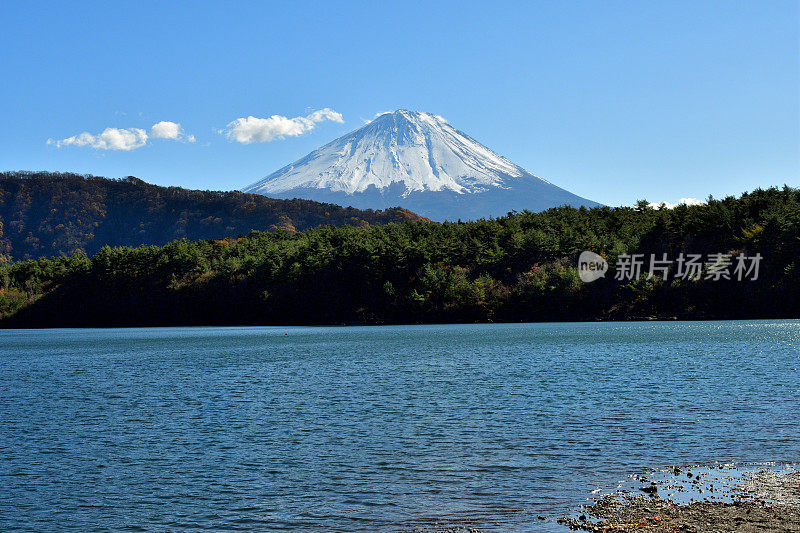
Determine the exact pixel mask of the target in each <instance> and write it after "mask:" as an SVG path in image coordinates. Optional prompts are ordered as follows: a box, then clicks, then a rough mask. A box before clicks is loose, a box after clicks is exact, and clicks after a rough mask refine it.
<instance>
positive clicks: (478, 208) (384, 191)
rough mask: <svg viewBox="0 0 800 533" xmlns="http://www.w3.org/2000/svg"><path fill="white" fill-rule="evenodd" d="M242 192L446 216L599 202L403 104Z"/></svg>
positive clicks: (479, 215) (467, 216)
mask: <svg viewBox="0 0 800 533" xmlns="http://www.w3.org/2000/svg"><path fill="white" fill-rule="evenodd" d="M244 192H252V193H259V194H264V195H267V196H272V197H275V198H304V199H308V200H316V201H320V202H329V203H334V204H340V205H351V206H353V207H357V208H360V209H366V208H372V209H385V208H387V207H395V206H398V205H399V206H402V207H405V208H407V209H410V210H412V211H414V212H416V213H418V214H421V215H423V216H426V217H428V218H430V219H433V220H450V221H455V220H458V219H462V220H471V219H478V218H488V217H498V216H503V215H505V214H507V213H508V212H509V211H512V210H516V211H522V210H525V209H527V210H530V211H541V210H544V209H548V208H551V207H557V206H562V205H569V206H574V207H578V206H586V207H595V206H599V205H600V204H598V203H597V202H593V201H591V200H587V199H585V198H581V197H580V196H577V195H575V194H572V193H571V192H569V191H566V190H564V189H561V188H560V187H557V186H555V185H553V184H552V183H550V182H548V181H545V180H543V179H541V178H539V177H537V176H534V175H533V174H531V173H530V172H528V171H526V170H525V169H523V168H522V167H520V166H518V165H515V164H514V163H512V162H511V161H509V160H508V159H506V158H505V157H503V156H501V155H499V154H497V153H495V152H493V151H492V150H490V149H488V148H486V147H485V146H483V145H482V144H480V143H479V142H477V141H475V140H474V139H473V138H471V137H469V136H468V135H466V134H464V133H462V132H460V131H459V130H457V129H455V128H454V127H452V126H451V125H450V124H448V123H447V121H446V120H445V119H444V118H442V117H440V116H437V115H432V114H430V113H422V112H418V111H406V110H404V109H401V110H398V111H395V112H394V113H385V114H382V115H379V116H378V117H376V118H375V120H373V121H372V122H370V123H368V124H366V125H365V126H363V127H361V128H359V129H357V130H355V131H353V132H350V133H348V134H347V135H344V136H343V137H339V138H338V139H336V140H334V141H332V142H330V143H328V144H326V145H325V146H323V147H321V148H319V149H317V150H314V151H313V152H311V153H310V154H308V155H307V156H305V157H304V158H302V159H300V160H299V161H296V162H294V163H292V164H291V165H288V166H285V167H283V168H282V169H280V170H278V171H277V172H275V173H273V174H270V175H269V176H267V177H266V178H264V179H262V180H260V181H257V182H256V183H253V184H252V185H250V186H248V187H246V188H245V189H244Z"/></svg>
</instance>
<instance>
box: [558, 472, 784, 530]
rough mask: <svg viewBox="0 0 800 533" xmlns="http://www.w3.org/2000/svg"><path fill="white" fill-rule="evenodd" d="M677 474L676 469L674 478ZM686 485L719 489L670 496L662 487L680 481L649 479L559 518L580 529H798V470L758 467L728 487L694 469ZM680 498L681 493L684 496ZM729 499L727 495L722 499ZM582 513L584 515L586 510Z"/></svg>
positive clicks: (675, 487) (668, 487)
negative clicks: (703, 477)
mask: <svg viewBox="0 0 800 533" xmlns="http://www.w3.org/2000/svg"><path fill="white" fill-rule="evenodd" d="M680 474H682V473H681V472H680V471H679V470H678V469H676V473H675V478H673V479H676V478H677V476H678V475H680ZM686 476H688V477H686V478H685V479H690V480H691V479H694V480H695V481H694V482H691V485H692V486H694V487H695V489H696V493H697V494H714V493H715V492H717V493H721V494H720V496H722V497H721V498H716V497H715V496H707V497H703V498H702V499H701V500H699V501H693V500H694V498H693V497H692V498H690V499H689V500H690V501H688V502H685V503H680V502H676V501H674V500H673V499H670V498H669V497H667V498H665V499H662V498H661V497H660V495H661V494H662V493H669V491H673V492H672V493H671V494H675V491H677V490H681V485H678V484H669V483H664V482H660V483H657V482H650V483H649V484H647V485H644V486H642V487H640V488H639V490H640V491H641V493H640V494H631V493H627V494H625V493H623V494H610V495H606V496H603V497H602V498H600V499H599V500H597V501H596V502H595V503H593V504H592V505H590V506H589V507H588V508H586V514H582V515H580V516H578V517H577V518H576V517H565V518H562V519H560V520H559V523H561V524H563V525H565V526H567V527H569V528H570V529H572V530H580V531H595V532H607V531H625V532H652V533H661V532H676V531H677V532H683V531H685V532H697V533H707V532H714V533H716V532H720V533H722V532H730V531H737V532H743V533H749V532H760V533H762V532H779V531H780V532H800V471H783V472H776V471H773V470H768V469H764V470H758V471H754V472H751V473H749V474H747V475H746V476H745V477H744V478H743V479H742V482H741V483H739V484H737V485H736V486H735V487H733V488H730V489H728V488H722V487H720V486H719V484H718V485H717V487H718V488H717V489H715V487H714V483H708V484H707V485H706V486H705V488H702V487H700V486H699V485H700V482H698V481H696V480H697V477H698V476H697V475H693V474H692V473H691V472H687V473H686ZM684 499H685V498H684ZM723 500H729V501H723ZM587 515H588V516H587Z"/></svg>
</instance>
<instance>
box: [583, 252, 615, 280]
mask: <svg viewBox="0 0 800 533" xmlns="http://www.w3.org/2000/svg"><path fill="white" fill-rule="evenodd" d="M606 272H608V262H607V261H606V260H605V259H603V257H602V256H599V255H597V254H596V253H594V252H589V251H586V252H581V255H580V257H578V275H579V276H580V278H581V281H583V282H585V283H591V282H592V281H594V280H596V279H600V278H602V277H603V276H605V275H606Z"/></svg>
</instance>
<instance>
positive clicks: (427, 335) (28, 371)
mask: <svg viewBox="0 0 800 533" xmlns="http://www.w3.org/2000/svg"><path fill="white" fill-rule="evenodd" d="M799 412H800V321H796V320H795V321H741V322H668V323H667V322H647V323H591V324H585V323H581V324H512V325H506V324H488V325H436V326H391V327H330V328H328V327H319V328H311V327H308V328H254V327H248V328H164V329H105V330H99V329H98V330H42V331H32V330H24V331H1V332H0V530H2V531H17V530H20V531H21V530H39V531H54V530H75V531H95V530H164V531H166V530H169V531H175V530H182V529H192V530H194V529H199V528H208V529H212V530H237V529H241V530H247V529H256V530H302V531H413V530H415V529H417V528H423V529H424V528H427V527H432V526H433V525H434V524H436V523H446V524H467V525H472V526H476V527H482V528H485V529H486V530H488V531H548V530H553V531H555V530H560V529H559V528H560V526H557V525H556V524H555V522H554V521H553V520H552V518H553V517H556V516H559V515H560V514H563V513H566V512H568V511H569V509H574V508H575V507H576V505H580V504H581V503H583V502H584V501H585V500H586V498H587V497H588V496H590V491H592V490H593V489H597V488H601V489H604V490H606V489H609V488H613V487H615V486H616V484H617V482H618V481H619V480H621V479H623V478H624V477H625V476H626V475H628V474H630V473H632V472H637V471H642V470H646V469H648V468H658V467H663V466H666V465H690V464H708V463H712V462H715V461H741V462H745V461H787V462H798V461H800V416H798V413H799ZM539 515H541V516H543V517H546V518H547V520H544V521H543V520H540V519H539V518H538V516H539Z"/></svg>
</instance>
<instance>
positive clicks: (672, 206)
mask: <svg viewBox="0 0 800 533" xmlns="http://www.w3.org/2000/svg"><path fill="white" fill-rule="evenodd" d="M681 204H683V205H705V202H704V201H703V200H698V199H697V198H681V199H680V200H678V202H677V203H674V204H671V203H669V202H650V203H649V204H648V205H649V206H650V207H652V208H653V209H659V208H661V206H662V205H663V206H664V209H675V208H676V207H678V206H679V205H681Z"/></svg>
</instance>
